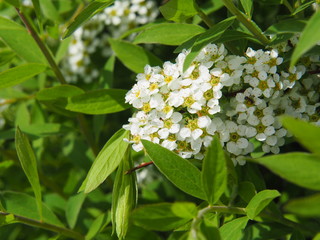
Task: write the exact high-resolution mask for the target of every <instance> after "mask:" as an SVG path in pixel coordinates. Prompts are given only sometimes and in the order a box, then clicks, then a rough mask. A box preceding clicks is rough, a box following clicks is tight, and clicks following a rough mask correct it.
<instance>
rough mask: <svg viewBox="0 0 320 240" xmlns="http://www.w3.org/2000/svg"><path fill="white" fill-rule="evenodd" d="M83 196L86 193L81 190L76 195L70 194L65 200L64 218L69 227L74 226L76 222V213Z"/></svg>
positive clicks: (84, 196)
mask: <svg viewBox="0 0 320 240" xmlns="http://www.w3.org/2000/svg"><path fill="white" fill-rule="evenodd" d="M85 198H86V195H85V194H84V193H82V192H81V193H78V194H77V195H74V196H71V197H70V198H69V200H68V202H67V205H66V219H67V222H68V225H69V227H70V228H71V229H72V228H74V227H75V225H76V223H77V219H78V215H79V212H80V210H81V207H82V204H83V202H84V200H85Z"/></svg>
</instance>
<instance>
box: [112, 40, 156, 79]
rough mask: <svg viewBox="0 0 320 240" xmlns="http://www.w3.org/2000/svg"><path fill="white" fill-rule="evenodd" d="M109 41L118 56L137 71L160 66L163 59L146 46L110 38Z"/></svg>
mask: <svg viewBox="0 0 320 240" xmlns="http://www.w3.org/2000/svg"><path fill="white" fill-rule="evenodd" d="M109 43H110V45H111V48H112V50H113V51H114V52H115V54H116V56H117V58H119V60H120V61H121V62H122V63H123V64H124V65H125V66H126V67H127V68H129V69H130V70H132V71H133V72H135V73H141V72H144V67H145V66H146V65H147V64H149V65H151V66H160V65H162V61H161V60H160V59H159V58H158V57H156V56H155V55H153V54H152V53H151V52H149V51H147V50H145V49H144V48H142V47H140V46H137V45H134V44H132V43H130V42H126V41H122V40H116V39H111V38H109Z"/></svg>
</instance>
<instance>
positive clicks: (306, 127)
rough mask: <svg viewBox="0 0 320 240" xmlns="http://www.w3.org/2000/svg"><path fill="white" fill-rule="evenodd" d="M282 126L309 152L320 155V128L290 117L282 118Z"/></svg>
mask: <svg viewBox="0 0 320 240" xmlns="http://www.w3.org/2000/svg"><path fill="white" fill-rule="evenodd" d="M281 120H282V124H283V125H284V126H285V128H287V129H288V130H289V132H291V133H292V134H293V135H294V136H295V137H296V138H297V139H298V141H299V142H300V143H301V144H302V145H303V146H304V147H305V148H307V149H308V150H310V151H311V152H313V153H316V154H319V155H320V141H319V136H320V127H318V126H316V125H314V124H311V123H308V122H305V121H303V120H298V119H295V118H292V117H289V116H286V117H282V118H281Z"/></svg>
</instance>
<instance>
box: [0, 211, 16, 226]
mask: <svg viewBox="0 0 320 240" xmlns="http://www.w3.org/2000/svg"><path fill="white" fill-rule="evenodd" d="M17 222H18V221H17V220H16V219H15V217H14V215H13V214H8V215H0V227H1V226H4V225H8V224H12V223H17Z"/></svg>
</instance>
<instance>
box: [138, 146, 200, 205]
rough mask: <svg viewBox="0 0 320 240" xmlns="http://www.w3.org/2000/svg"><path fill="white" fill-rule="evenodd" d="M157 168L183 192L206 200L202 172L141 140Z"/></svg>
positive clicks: (185, 161) (164, 150) (166, 151)
mask: <svg viewBox="0 0 320 240" xmlns="http://www.w3.org/2000/svg"><path fill="white" fill-rule="evenodd" d="M141 142H142V144H143V146H144V147H145V149H146V152H147V154H148V155H149V156H150V158H151V159H152V161H153V162H154V164H155V165H156V167H157V168H158V169H159V170H160V172H161V173H162V174H163V175H165V176H166V177H167V178H168V179H169V180H170V181H171V182H172V183H173V184H174V185H176V186H177V187H178V188H180V189H181V190H182V191H184V192H186V193H188V194H190V195H192V196H195V197H197V198H200V199H206V196H205V193H204V191H203V187H202V184H201V172H200V171H199V169H198V168H197V167H195V166H194V165H193V164H192V163H191V162H189V161H188V160H186V159H183V158H182V157H179V156H178V155H177V154H175V153H173V152H172V151H170V150H168V149H166V148H164V147H162V146H160V145H158V144H155V143H152V142H149V141H147V140H141Z"/></svg>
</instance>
